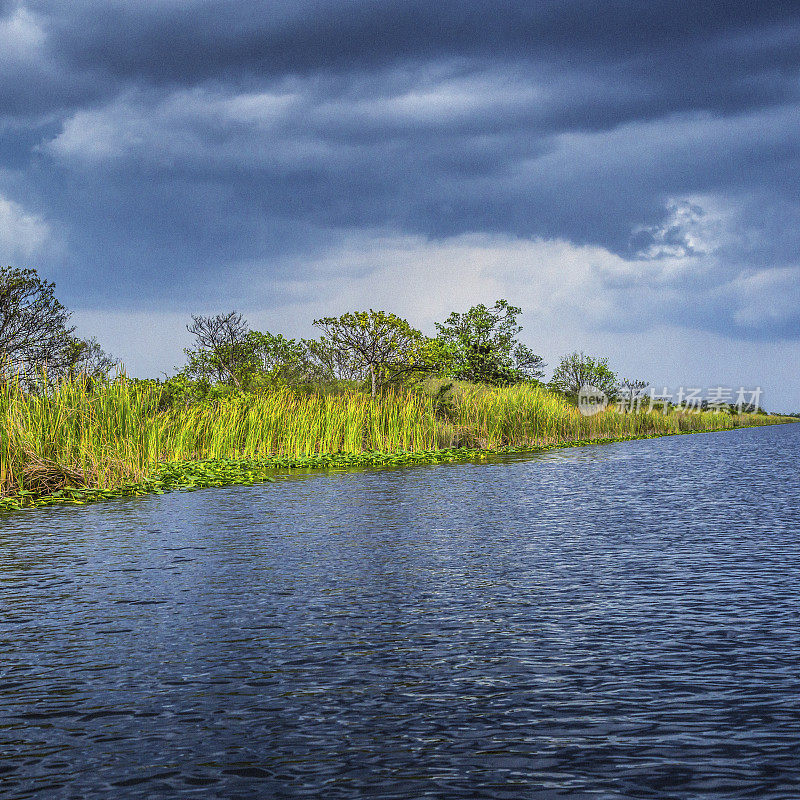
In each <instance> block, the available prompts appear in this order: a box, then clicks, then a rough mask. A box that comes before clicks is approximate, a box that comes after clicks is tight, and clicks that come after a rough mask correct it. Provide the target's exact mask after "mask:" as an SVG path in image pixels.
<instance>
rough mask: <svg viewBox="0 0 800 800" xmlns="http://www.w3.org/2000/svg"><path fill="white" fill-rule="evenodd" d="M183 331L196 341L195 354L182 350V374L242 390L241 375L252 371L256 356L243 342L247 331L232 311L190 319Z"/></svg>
mask: <svg viewBox="0 0 800 800" xmlns="http://www.w3.org/2000/svg"><path fill="white" fill-rule="evenodd" d="M186 330H188V331H189V333H192V334H194V336H195V338H196V340H197V348H196V349H195V350H190V349H186V350H184V352H185V353H186V355H187V356H188V357H189V364H188V366H187V367H186V372H187V373H188V374H189V375H191V376H196V377H199V378H204V379H206V380H211V381H213V382H219V383H231V384H233V385H234V386H236V388H238V389H241V388H243V383H244V380H245V375H246V374H247V372H248V371H252V370H253V369H254V368H255V367H256V354H255V352H254V349H253V347H252V343H248V341H247V337H248V335H249V333H250V329H249V328H248V327H247V322H246V321H245V319H244V317H242V315H241V314H238V313H237V312H236V311H231V312H230V313H228V314H217V315H216V316H214V317H203V316H194V315H192V324H191V325H187V326H186Z"/></svg>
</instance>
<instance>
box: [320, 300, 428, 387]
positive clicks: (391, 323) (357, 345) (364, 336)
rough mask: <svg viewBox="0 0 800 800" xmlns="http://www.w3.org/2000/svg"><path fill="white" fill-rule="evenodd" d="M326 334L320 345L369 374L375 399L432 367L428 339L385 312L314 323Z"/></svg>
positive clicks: (359, 312) (327, 318) (349, 315)
mask: <svg viewBox="0 0 800 800" xmlns="http://www.w3.org/2000/svg"><path fill="white" fill-rule="evenodd" d="M314 325H315V326H317V327H318V328H320V329H321V330H322V331H323V334H324V335H323V336H322V337H321V339H320V344H319V345H318V346H319V348H320V349H321V350H325V351H327V353H328V355H329V357H330V356H331V355H333V354H338V356H339V357H340V359H341V360H342V361H343V362H344V363H346V364H348V365H349V366H350V367H351V368H353V369H355V370H363V372H364V373H366V374H368V375H369V379H370V384H371V387H372V396H373V397H375V395H376V394H377V392H378V391H380V390H382V389H384V388H386V387H387V386H389V385H391V384H393V383H399V382H401V381H403V380H405V379H406V378H408V377H410V376H412V375H414V374H415V373H417V374H418V373H419V372H421V371H425V370H427V369H429V368H430V361H429V359H428V357H427V351H426V344H427V340H426V338H425V337H424V336H423V335H422V334H421V333H420V332H419V331H418V330H416V329H415V328H412V327H411V325H410V324H409V323H408V322H407V321H406V320H404V319H401V318H400V317H398V316H396V315H395V314H387V313H386V312H384V311H373V310H372V309H370V310H369V311H355V312H352V313H350V314H343V315H342V316H340V317H324V318H323V319H317V320H314Z"/></svg>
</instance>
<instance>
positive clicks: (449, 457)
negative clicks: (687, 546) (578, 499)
mask: <svg viewBox="0 0 800 800" xmlns="http://www.w3.org/2000/svg"><path fill="white" fill-rule="evenodd" d="M795 421H796V420H792V419H784V418H779V419H775V418H773V419H772V420H771V421H769V422H763V423H759V424H754V425H740V426H737V427H735V428H717V429H709V430H694V431H667V432H663V433H661V432H658V433H645V434H633V435H625V436H616V437H598V438H592V439H577V440H571V441H569V440H567V441H562V442H556V443H552V444H545V445H539V446H534V447H530V446H527V445H520V446H511V447H502V448H495V449H480V448H469V447H450V448H442V449H438V450H417V451H402V450H401V451H396V452H380V451H365V452H361V453H341V452H340V453H316V454H313V455H308V456H270V457H268V458H263V459H236V458H230V459H206V460H201V461H173V462H169V463H165V464H162V465H161V466H159V467H158V468H157V469H156V470H154V473H153V475H152V477H149V478H146V479H144V480H142V481H139V482H137V483H128V484H123V485H122V486H119V487H117V488H115V489H100V488H97V487H83V488H71V487H68V488H64V489H61V490H59V491H56V492H53V493H52V494H47V495H36V494H35V493H34V492H31V491H25V490H23V491H22V492H20V493H19V494H17V495H14V496H9V497H3V498H0V513H3V512H14V511H24V510H28V509H35V508H44V507H47V506H55V505H88V504H90V503H95V502H98V501H101V500H114V499H121V498H125V497H146V496H148V495H153V494H166V493H168V492H175V491H191V490H194V489H208V488H212V487H213V488H222V487H225V486H252V485H254V484H257V483H274V482H275V478H274V477H273V476H274V473H275V472H276V471H278V470H284V469H288V470H292V469H308V470H318V471H320V472H322V471H325V470H331V469H346V468H353V469H356V468H359V467H362V468H367V467H378V468H381V467H385V468H388V467H404V466H413V465H416V464H419V465H423V464H447V463H466V462H469V461H474V460H479V461H485V460H488V459H489V458H491V457H492V456H503V455H508V454H514V453H518V454H531V455H535V454H537V453H545V452H548V451H551V450H561V449H565V448H570V447H586V446H589V445H603V444H615V443H617V442H629V441H637V440H640V439H660V438H661V437H664V436H682V435H687V434H696V433H728V432H730V431H734V430H742V429H744V428H762V427H770V426H772V425H788V424H790V423H791V422H795Z"/></svg>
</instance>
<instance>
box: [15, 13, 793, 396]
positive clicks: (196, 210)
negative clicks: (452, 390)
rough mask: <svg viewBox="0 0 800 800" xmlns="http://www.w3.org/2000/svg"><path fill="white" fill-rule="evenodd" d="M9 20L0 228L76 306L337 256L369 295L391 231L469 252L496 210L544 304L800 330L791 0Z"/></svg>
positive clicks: (607, 317) (437, 263) (227, 284)
mask: <svg viewBox="0 0 800 800" xmlns="http://www.w3.org/2000/svg"><path fill="white" fill-rule="evenodd" d="M0 47H3V52H4V60H3V65H2V67H0V199H2V200H3V202H6V203H7V204H8V205H7V206H6V208H7V209H11V211H9V212H8V213H6V215H5V217H3V218H2V221H3V225H4V226H5V227H4V231H3V233H2V236H0V242H6V243H7V244H6V250H5V252H7V253H8V258H12V257H13V258H14V259H19V258H23V257H24V258H29V259H33V260H34V261H35V262H36V264H37V265H38V266H40V268H41V269H42V270H43V272H45V274H47V275H48V277H51V278H55V279H56V280H57V281H58V283H59V291H60V293H61V294H62V296H64V298H65V300H66V301H67V302H68V303H69V304H71V305H73V306H75V307H78V308H81V309H83V312H84V313H87V314H88V313H91V312H92V310H93V309H95V310H96V309H99V308H101V307H102V308H105V309H115V308H116V309H126V310H128V311H130V313H145V312H146V311H148V310H149V311H152V312H153V313H159V314H166V315H171V314H174V313H178V312H179V311H180V310H183V309H186V310H195V307H196V306H199V305H216V304H220V303H221V304H222V305H229V304H230V302H229V301H232V300H233V299H235V298H237V297H239V298H243V299H247V300H248V301H249V302H250V303H251V306H252V305H257V306H259V307H261V308H263V309H265V310H267V309H269V308H272V307H275V308H277V307H284V306H286V304H287V303H289V304H290V303H291V302H293V301H292V297H294V296H295V294H296V293H297V291H299V289H298V287H305V288H304V289H303V291H304V293H305V295H306V296H307V298H308V303H311V305H313V301H312V299H311V298H310V295H309V293H312V294H313V293H314V292H318V293H319V296H320V297H330V296H332V292H334V290H335V289H336V286H337V280H338V281H343V282H347V281H356V279H355V277H354V273H353V272H352V271H351V270H352V269H353V266H352V265H353V264H354V263H357V264H359V267H358V275H359V276H361V277H360V278H359V280H358V281H356V283H355V284H354V285H358V286H360V287H361V295H358V298H361V299H363V302H365V303H366V304H369V302H370V301H369V295H370V292H372V293H375V292H377V291H378V290H377V288H376V287H377V286H378V285H379V284H376V283H375V282H374V281H370V280H369V279H368V278H369V276H370V275H371V274H372V275H381V274H384V273H385V270H386V269H388V267H387V260H391V258H393V257H394V258H400V257H399V256H398V255H397V253H398V252H400V251H403V252H406V251H407V250H408V246H409V245H408V243H409V242H413V243H414V244H413V247H411V252H413V253H415V254H416V257H418V258H419V259H421V260H422V261H423V262H424V263H426V264H429V265H430V269H431V270H437V271H440V272H443V273H452V274H453V275H461V274H462V272H461V270H462V267H463V265H461V264H459V263H456V262H455V261H448V260H447V259H448V258H451V259H458V258H466V259H469V258H473V257H474V258H478V256H479V254H480V253H484V251H485V248H483V249H482V248H481V247H479V248H478V249H477V250H476V249H474V248H473V249H469V248H467V249H464V247H462V246H461V245H462V244H463V242H464V241H465V239H464V237H488V239H490V240H491V241H493V242H494V243H495V244H494V245H493V252H494V251H495V250H496V251H497V253H498V255H497V256H496V261H495V262H493V263H495V265H496V266H495V269H496V270H498V273H500V272H502V269H503V266H502V265H503V263H504V260H506V259H507V260H508V261H509V262H510V263H513V264H514V265H515V266H514V269H515V270H516V273H515V274H516V277H514V278H513V279H511V278H509V277H508V276H507V277H506V278H504V279H503V280H502V281H499V282H498V283H497V287H496V288H497V289H498V291H499V290H501V289H502V290H504V291H505V290H507V291H509V292H511V291H518V292H519V293H520V295H524V296H525V297H527V298H528V299H529V302H530V303H531V304H537V303H538V300H537V299H536V298H537V294H536V291H535V288H536V287H537V286H538V287H544V288H543V289H542V292H543V296H546V297H547V298H548V300H547V303H549V304H550V305H549V306H548V307H545V306H543V305H537V308H539V313H541V314H545V312H547V314H550V315H552V314H555V315H556V316H555V317H553V320H554V322H553V324H557V323H556V322H555V319H556V317H558V315H561V316H560V317H558V318H560V319H564V320H571V321H568V322H565V323H564V324H569V325H573V326H575V327H576V329H577V328H578V326H579V325H582V326H584V327H586V328H587V329H588V328H589V327H592V328H593V329H594V330H596V331H598V332H599V331H605V332H607V333H608V335H615V332H616V334H620V335H621V332H630V331H632V330H634V329H640V330H645V329H655V327H656V326H658V325H662V326H668V327H671V329H675V328H679V327H681V326H683V327H684V328H686V329H691V330H705V331H710V332H713V333H714V335H719V336H724V337H729V338H730V337H733V338H735V339H738V340H741V341H744V340H753V341H770V340H773V341H778V340H788V339H797V338H800V324H798V323H800V317H798V308H799V307H800V296H798V289H797V288H796V287H797V286H798V283H797V281H796V278H797V270H798V267H799V266H800V264H799V263H798V258H797V253H798V246H799V245H800V203H798V201H797V197H796V187H797V185H798V180H799V179H800V131H799V130H798V127H797V124H796V120H797V115H798V110H799V109H798V106H800V96H798V95H799V94H800V81H799V80H798V78H799V77H800V10H798V9H795V8H793V7H792V5H791V4H787V3H785V2H781V3H778V2H761V3H752V2H713V3H712V2H699V3H693V4H687V3H685V2H678V0H672V1H671V2H667V1H666V0H654V2H650V3H646V4H643V3H633V2H621V0H611V1H610V2H607V3H603V4H597V3H590V2H588V0H584V1H583V2H578V0H562V2H553V3H537V4H532V3H529V2H521V0H520V2H506V3H503V4H500V5H499V6H498V5H497V4H492V5H491V6H489V5H485V4H475V3H471V4H467V3H463V2H451V0H445V1H444V2H441V3H436V4H431V3H422V2H411V1H410V0H405V2H396V1H395V0H391V1H390V2H385V3H374V2H367V1H366V0H361V1H360V2H356V1H355V0H339V2H325V3H323V2H318V1H315V2H310V1H309V0H300V1H299V2H298V1H297V0H295V2H285V3H279V2H271V3H264V2H250V1H249V0H246V1H245V2H241V3H236V4H231V3H227V2H224V3H223V2H221V1H218V0H214V2H211V1H210V0H195V1H193V2H188V1H187V2H181V1H180V0H161V1H160V2H153V3H146V4H131V3H127V2H121V1H119V2H117V1H116V0H114V1H112V2H109V0H103V1H102V2H100V0H74V2H72V3H69V4H65V3H56V2H46V1H45V0H30V2H3V1H2V0H0ZM26 220H27V222H25V221H26ZM31 220H35V221H36V224H37V225H40V226H41V230H47V232H48V238H47V241H48V244H47V246H46V247H44V246H41V247H39V249H38V250H29V251H27V252H28V255H25V254H23V253H22V251H20V250H19V248H18V247H17V245H15V247H17V249H16V250H12V249H11V245H9V244H8V243H9V242H17V243H18V242H20V241H24V240H25V236H26V235H28V234H26V233H25V230H26V229H25V225H28V231H30V230H31V228H30V225H31V222H30V221H31ZM353 242H361V243H362V244H363V243H366V244H364V247H366V248H367V249H366V250H365V251H363V252H362V250H359V248H357V247H354V245H353ZM389 242H406V245H404V246H403V247H401V248H400V251H398V249H397V247H395V246H390V245H389V244H388V243H389ZM547 242H552V243H565V245H564V246H569V247H571V248H573V250H572V251H571V252H572V253H573V256H574V257H576V258H578V257H580V258H584V259H586V263H585V264H584V265H583V267H582V268H581V269H579V268H577V267H576V266H575V264H574V263H573V262H572V261H571V260H569V259H567V260H568V261H569V263H570V264H571V265H572V266H570V267H569V270H570V272H569V275H567V274H566V273H564V274H563V280H564V286H568V287H570V288H569V291H567V290H565V289H563V287H562V288H561V289H559V286H558V280H557V276H558V275H560V274H562V273H561V272H559V271H560V270H561V271H562V272H563V270H566V269H567V268H566V267H565V266H564V262H563V260H559V259H560V258H561V257H562V256H563V252H562V251H560V250H558V248H556V249H555V250H554V249H552V248H551V249H548V248H547V247H546V246H545V245H543V244H542V243H547ZM498 243H502V244H498ZM387 248H388V249H387ZM362 249H363V248H362ZM357 251H358V252H362V255H359V256H357V257H356V256H355V255H354V253H355V252H357ZM521 251H522V252H524V253H525V254H526V256H525V258H528V259H529V261H526V260H525V258H520V256H519V253H520V252H521ZM364 253H366V255H364ZM558 253H561V255H560V256H559V255H558ZM393 254H394V255H393ZM503 254H504V255H503ZM576 254H577V255H576ZM434 256H436V257H434ZM548 259H550V260H551V261H550V262H548V263H545V262H546V261H547V260H548ZM400 262H402V263H403V264H405V267H404V268H403V269H404V270H405V271H406V273H409V274H410V272H413V267H412V264H411V263H410V262H409V261H408V260H407V259H405V258H400ZM321 263H325V264H327V265H328V266H327V267H326V270H327V272H326V274H327V275H328V278H329V280H328V283H327V284H324V285H323V284H320V282H319V276H318V273H317V271H318V269H319V265H320V264H321ZM370 264H372V265H373V266H370ZM330 265H338V267H332V266H330ZM337 270H338V272H337ZM385 274H386V275H387V276H391V279H392V280H398V281H402V280H403V278H402V276H401V274H400V273H399V272H396V271H395V272H389V273H385ZM337 275H338V277H337ZM543 276H544V277H543ZM362 278H363V280H362ZM388 279H389V278H388V277H387V278H386V280H388ZM443 281H444V283H443V284H442V285H444V286H452V282H451V281H448V280H446V275H445V276H444V277H443ZM481 285H483V284H481ZM487 286H488V284H487ZM526 287H534V288H533V290H531V291H528V289H526ZM545 289H546V291H545ZM451 291H452V289H451ZM487 291H488V288H487ZM526 292H527V294H526ZM293 293H294V294H293ZM346 296H348V297H351V299H352V300H353V302H355V301H356V299H358V298H357V296H356V295H352V296H351V295H346ZM478 299H480V298H478ZM483 299H489V298H483ZM510 299H514V298H513V297H512V298H510ZM309 307H310V306H309ZM548 308H549V309H550V310H549V311H548ZM556 312H558V313H556ZM265 313H266V311H265ZM798 391H799V392H800V389H799V390H798Z"/></svg>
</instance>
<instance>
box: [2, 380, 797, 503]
mask: <svg viewBox="0 0 800 800" xmlns="http://www.w3.org/2000/svg"><path fill="white" fill-rule="evenodd" d="M440 399H441V398H437V397H435V396H434V394H433V393H432V392H431V391H425V390H418V391H404V392H396V393H389V394H386V395H383V396H381V397H379V398H377V399H372V398H371V397H369V396H368V395H366V394H363V393H360V392H356V391H350V392H344V393H337V394H326V393H303V392H295V391H293V390H291V389H287V388H283V389H275V390H271V391H267V392H263V393H259V394H245V395H239V396H233V397H228V398H225V399H223V400H219V401H216V402H213V403H211V402H210V403H202V404H196V405H192V406H188V407H184V408H173V409H170V410H166V411H164V410H159V408H160V405H161V402H160V401H161V390H160V388H159V387H158V385H157V384H145V383H141V382H136V381H127V380H118V381H115V382H113V383H109V384H107V385H102V386H99V387H97V388H95V389H94V390H90V389H88V388H87V387H86V386H85V384H84V383H83V382H82V381H80V380H78V381H65V382H61V383H58V384H56V385H54V386H51V387H50V388H49V390H48V391H47V392H45V393H43V394H40V395H31V394H28V393H25V392H23V391H22V390H21V389H20V387H19V386H17V385H15V384H14V383H13V382H11V383H5V384H0V497H3V498H6V501H7V502H5V503H4V504H5V505H6V506H14V505H17V504H19V503H22V504H25V503H28V504H31V503H33V502H34V501H35V500H36V499H37V498H44V497H55V498H61V497H64V498H68V497H70V496H72V495H74V493H75V492H79V493H80V492H83V495H81V496H84V497H86V496H90V495H91V496H112V495H113V496H117V495H119V494H120V493H125V492H126V491H127V490H125V488H124V487H129V488H130V487H135V488H134V489H131V490H130V493H141V492H142V491H146V490H147V487H148V485H149V484H148V481H150V482H153V481H155V484H153V485H152V486H151V487H150V488H151V489H155V490H160V489H163V490H166V489H167V488H171V487H174V486H177V485H179V484H180V485H201V484H202V485H223V484H225V483H230V482H232V481H233V482H240V483H241V482H248V480H249V478H248V475H251V476H260V477H253V480H263V479H264V478H265V476H266V474H267V472H268V471H269V470H273V469H275V467H276V466H281V463H279V462H281V460H283V462H284V465H289V466H291V465H298V464H299V465H302V464H311V465H316V466H326V465H331V464H334V463H338V464H342V463H344V464H354V463H362V464H363V463H373V464H383V463H390V462H391V463H409V460H410V461H412V462H413V461H420V460H427V461H429V462H430V461H435V460H443V459H444V460H452V459H453V458H456V457H458V458H463V457H467V456H468V455H470V454H472V455H474V454H475V453H476V452H477V451H486V450H497V449H501V448H514V449H536V448H541V447H551V446H554V445H560V444H567V443H575V442H587V441H596V440H609V439H626V438H638V437H644V436H659V435H665V434H670V433H682V432H690V431H712V430H725V429H729V428H733V427H738V426H741V425H753V424H766V423H770V422H780V421H784V420H783V419H782V418H776V417H764V416H756V415H740V416H733V415H730V414H727V413H703V414H691V413H677V412H672V413H669V414H662V413H660V412H652V413H637V414H620V413H617V412H615V411H606V412H603V413H601V414H597V415H595V416H592V417H585V416H583V415H582V414H581V413H580V412H579V411H578V409H577V408H575V407H574V406H573V405H571V404H570V403H569V402H567V401H566V400H565V399H564V398H563V397H561V396H559V395H556V394H553V393H551V392H548V391H546V390H545V389H542V388H540V387H536V386H530V385H519V386H514V387H509V388H502V389H494V388H486V387H480V386H470V385H458V386H455V387H453V388H452V389H451V390H450V391H448V393H447V396H446V402H445V403H441V402H439V401H440ZM436 453H444V455H442V456H441V458H440V457H439V456H436V455H435V454H436ZM331 454H338V455H337V456H336V457H335V458H334V457H332V455H331ZM409 454H417V456H414V457H413V458H412V456H411V455H409ZM423 454H427V455H423ZM454 454H455V455H454ZM337 459H338V460H337ZM392 459H394V461H392ZM398 459H399V461H398ZM403 459H405V461H404V460H403ZM195 463H202V464H206V465H208V464H212V463H217V464H218V468H211V467H208V466H207V467H205V468H204V469H205V472H204V473H202V474H205V475H206V478H202V474H201V473H197V474H198V475H200V478H198V477H197V475H195V477H191V475H194V474H195V472H197V470H195V471H194V472H193V471H192V470H193V469H194V468H193V467H190V466H189V465H190V464H195ZM175 464H179V465H182V466H181V467H180V468H179V469H178V472H180V473H181V474H183V475H184V478H185V480H184V482H183V483H182V484H181V483H180V480H178V478H177V477H176V476H177V474H178V473H177V472H175V469H176V468H172V469H173V472H172V473H170V472H169V468H168V467H166V466H165V465H175ZM248 464H251V465H253V466H251V467H248V466H247V465H248ZM219 465H221V466H219ZM226 465H227V466H226ZM231 465H233V466H231ZM165 470H166V472H165ZM201 472H202V471H201ZM234 474H235V475H237V476H238V478H236V479H235V480H234V479H233V478H232V477H231V476H232V475H234ZM187 475H189V476H190V477H188V478H186V476H187ZM165 476H166V477H165ZM170 476H171V477H170ZM209 476H212V477H209ZM220 476H222V477H220ZM203 480H205V481H206V482H205V483H204V484H203ZM159 481H160V483H159ZM198 481H200V483H199V484H198ZM219 481H222V483H219ZM136 487H138V488H136ZM159 487H160V489H159ZM87 493H88V494H87Z"/></svg>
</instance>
